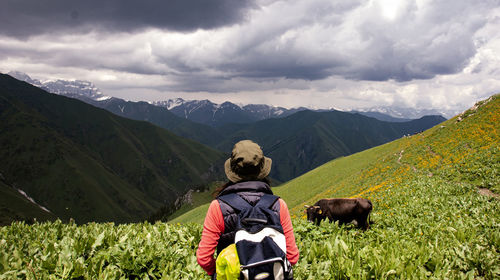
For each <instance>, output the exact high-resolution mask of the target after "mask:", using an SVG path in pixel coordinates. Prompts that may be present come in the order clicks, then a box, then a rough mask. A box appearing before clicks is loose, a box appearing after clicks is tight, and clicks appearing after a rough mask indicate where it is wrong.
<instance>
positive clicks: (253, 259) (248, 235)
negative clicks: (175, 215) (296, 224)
mask: <svg viewBox="0 0 500 280" xmlns="http://www.w3.org/2000/svg"><path fill="white" fill-rule="evenodd" d="M278 198H279V197H277V196H275V195H270V194H264V195H263V196H262V197H261V198H260V200H259V201H258V202H257V203H256V204H255V206H252V205H251V204H250V203H248V202H247V201H246V200H244V199H243V198H241V197H240V196H239V195H238V194H236V193H231V194H227V195H223V196H220V197H219V198H218V199H220V200H221V201H223V202H225V203H226V204H228V205H229V206H231V207H232V208H233V209H234V210H235V212H236V214H237V216H238V219H237V222H236V234H235V238H234V242H235V244H236V251H237V252H238V258H239V260H240V265H241V270H240V271H241V272H240V279H245V280H254V279H255V280H261V279H266V280H274V279H276V280H285V279H286V280H288V279H293V273H292V266H291V264H290V262H289V261H288V260H287V258H286V240H285V235H284V234H283V227H282V226H281V223H280V217H279V214H277V213H276V212H274V211H273V210H272V209H271V207H272V206H273V204H274V203H275V202H276V200H278Z"/></svg>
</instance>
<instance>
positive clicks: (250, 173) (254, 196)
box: [196, 140, 299, 279]
mask: <svg viewBox="0 0 500 280" xmlns="http://www.w3.org/2000/svg"><path fill="white" fill-rule="evenodd" d="M271 164H272V160H271V159H270V158H268V157H265V156H264V154H263V152H262V150H261V148H260V146H259V145H258V144H256V143H254V142H252V141H250V140H243V141H240V142H238V143H236V144H235V145H234V147H233V150H232V154H231V157H230V158H229V159H227V161H226V162H225V164H224V171H225V173H226V176H227V178H228V179H229V181H228V182H227V183H226V184H225V185H223V186H222V187H220V188H219V189H217V191H216V193H215V199H214V200H213V201H212V203H211V204H210V206H209V209H208V211H207V214H206V217H205V221H204V223H203V232H202V235H201V241H200V243H199V246H198V249H197V251H196V257H197V260H198V264H199V265H200V266H201V267H202V268H203V269H204V270H205V271H206V272H207V274H208V275H210V276H212V279H215V272H216V260H215V258H214V253H215V252H216V251H217V254H220V253H221V252H222V250H224V249H225V248H226V247H228V246H229V245H231V244H233V243H234V242H235V232H236V230H237V229H236V224H237V219H238V218H237V217H235V212H234V210H233V209H232V208H231V206H229V205H228V204H226V203H225V202H223V201H222V200H219V199H218V198H219V197H221V196H223V195H227V194H231V193H236V194H237V195H239V196H240V197H241V198H243V199H244V200H245V201H247V202H248V203H249V204H251V205H255V204H256V203H257V202H258V201H259V200H260V198H261V197H262V196H263V195H264V194H271V195H272V194H273V193H272V191H271V187H270V182H269V179H268V175H269V172H270V171H271ZM271 209H272V211H274V212H276V213H277V214H278V215H279V220H280V223H281V226H282V228H283V234H284V236H285V239H286V258H287V260H288V261H289V262H290V264H292V265H295V264H296V263H297V261H298V259H299V250H298V248H297V245H296V243H295V236H294V233H293V226H292V222H291V218H290V213H289V211H288V206H287V205H286V203H285V201H284V200H283V199H281V198H279V199H278V200H276V202H274V204H273V205H272V207H271Z"/></svg>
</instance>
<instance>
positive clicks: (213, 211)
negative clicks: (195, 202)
mask: <svg viewBox="0 0 500 280" xmlns="http://www.w3.org/2000/svg"><path fill="white" fill-rule="evenodd" d="M223 232H224V218H223V217H222V211H221V210H220V205H219V201H217V200H213V201H212V203H210V207H208V211H207V216H206V217H205V222H204V223H203V232H202V233H201V240H200V244H199V245H198V250H197V251H196V259H197V261H198V264H199V265H200V266H201V267H202V268H203V269H204V270H205V271H206V272H207V273H208V275H213V274H214V273H215V259H214V253H215V249H216V248H217V243H218V242H219V238H220V236H221V234H222V233H223Z"/></svg>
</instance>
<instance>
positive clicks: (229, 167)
mask: <svg viewBox="0 0 500 280" xmlns="http://www.w3.org/2000/svg"><path fill="white" fill-rule="evenodd" d="M272 162H273V161H272V160H271V159H270V158H268V157H265V156H264V153H263V152H262V149H261V148H260V146H259V145H257V143H255V142H252V141H251V140H242V141H240V142H238V143H236V144H234V147H233V151H232V153H231V157H230V158H228V159H227V160H226V162H225V163H224V171H225V172H226V176H227V178H228V179H229V180H230V181H231V182H234V183H236V182H239V181H249V180H261V179H264V178H265V177H267V176H268V175H269V172H271V165H272Z"/></svg>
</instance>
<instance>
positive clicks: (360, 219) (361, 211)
mask: <svg viewBox="0 0 500 280" xmlns="http://www.w3.org/2000/svg"><path fill="white" fill-rule="evenodd" d="M305 207H306V213H307V220H308V221H311V222H315V223H316V224H317V225H319V224H320V222H321V221H322V220H324V219H326V218H328V220H330V222H332V221H339V223H341V224H347V223H350V222H352V221H356V223H357V225H358V227H360V228H362V229H363V230H366V229H368V227H369V223H370V222H369V220H368V219H369V215H370V212H371V211H372V208H373V206H372V203H371V201H370V200H368V199H365V198H325V199H320V200H318V202H316V203H315V204H314V205H313V206H309V205H305Z"/></svg>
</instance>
